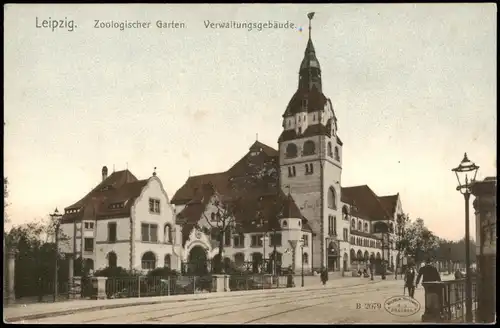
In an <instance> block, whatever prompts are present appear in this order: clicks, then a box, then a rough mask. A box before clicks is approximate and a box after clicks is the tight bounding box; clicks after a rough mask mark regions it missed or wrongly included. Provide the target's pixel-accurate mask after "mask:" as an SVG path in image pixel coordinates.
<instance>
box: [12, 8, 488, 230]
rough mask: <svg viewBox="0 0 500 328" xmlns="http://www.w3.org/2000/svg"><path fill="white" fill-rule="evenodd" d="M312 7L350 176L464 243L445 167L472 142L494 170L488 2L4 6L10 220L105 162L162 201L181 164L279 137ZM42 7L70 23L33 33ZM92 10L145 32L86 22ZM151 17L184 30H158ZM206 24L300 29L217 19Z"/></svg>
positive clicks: (219, 166) (68, 192) (227, 159)
mask: <svg viewBox="0 0 500 328" xmlns="http://www.w3.org/2000/svg"><path fill="white" fill-rule="evenodd" d="M311 11H314V12H316V15H315V17H314V19H313V33H312V36H313V41H314V45H315V48H316V54H317V57H318V59H319V61H320V64H321V68H322V77H323V92H324V93H325V95H326V96H327V97H329V98H330V99H331V100H332V104H333V106H334V109H335V113H336V116H337V118H338V128H339V136H340V138H341V139H342V141H343V143H344V146H343V156H344V158H343V175H342V185H343V186H344V187H346V186H353V185H361V184H367V185H369V186H370V187H371V188H372V189H373V190H374V192H375V193H377V194H378V195H386V194H395V193H397V192H399V193H400V195H401V198H402V205H403V209H404V211H405V212H407V213H409V214H410V217H411V218H413V219H415V218H417V217H421V218H423V219H424V221H425V223H426V224H427V226H428V227H429V228H430V229H431V230H433V231H434V232H435V233H437V234H438V235H439V236H440V237H444V238H453V239H459V238H462V237H463V236H464V200H463V197H462V196H461V195H460V194H459V193H458V192H457V191H456V190H455V187H456V185H457V181H456V178H455V176H454V174H453V173H452V172H451V171H450V170H451V168H453V167H455V166H457V165H458V164H459V163H460V161H461V160H462V157H463V154H464V152H467V153H468V155H469V158H470V159H471V160H473V161H474V162H476V164H477V165H479V166H480V167H481V168H480V170H479V173H478V177H479V178H484V177H486V176H492V175H496V153H495V152H496V151H495V149H496V141H495V140H496V120H497V117H496V89H497V85H496V84H497V83H496V70H497V67H496V62H497V59H496V39H497V37H496V30H497V28H496V23H497V9H496V5H494V4H486V3H483V4H375V5H373V4H359V5H356V4H341V5H339V4H334V5H318V4H311V5H297V4H287V5H267V4H252V5H203V4H191V5H160V4H155V5H138V4H137V5H8V6H5V7H4V13H5V16H4V17H5V19H4V30H5V32H4V40H5V41H4V42H5V44H4V64H5V65H4V67H5V75H4V94H5V98H4V101H5V111H4V113H5V114H4V115H5V117H4V121H5V122H6V126H5V145H4V156H5V157H4V161H5V162H4V169H5V172H4V174H5V176H7V177H8V178H9V181H10V185H9V189H10V197H9V203H11V206H10V207H9V210H8V213H9V216H10V218H11V220H12V221H13V223H14V224H20V223H23V222H27V221H31V220H33V219H35V218H40V217H45V216H47V214H48V213H50V212H52V211H53V210H54V208H55V207H58V208H59V210H62V209H63V208H64V207H66V206H69V205H71V204H72V203H74V202H76V201H78V200H79V199H80V198H81V197H83V196H84V195H85V194H86V193H87V192H88V191H90V189H92V188H93V187H94V186H95V185H96V184H97V183H99V182H100V180H101V168H102V166H104V165H107V166H108V168H109V170H110V172H112V171H113V167H115V169H116V170H117V171H118V170H123V169H125V168H126V167H127V165H128V168H129V170H130V171H131V172H132V173H133V174H134V175H136V176H137V178H139V179H144V178H148V177H149V176H151V174H152V172H153V168H154V167H155V166H156V167H157V168H158V169H157V172H158V176H159V177H160V179H161V180H162V182H163V184H164V187H165V188H166V191H167V193H168V195H169V197H172V196H173V194H174V193H175V191H176V190H177V189H178V188H180V187H181V186H182V184H183V183H184V182H185V181H186V179H187V178H188V174H189V170H190V171H191V175H198V174H204V173H212V172H219V171H225V170H226V169H228V168H229V167H230V166H231V165H232V164H233V163H235V162H236V161H237V160H239V159H240V158H241V157H242V156H243V155H245V154H246V152H247V151H248V148H249V147H250V145H251V144H252V143H253V142H254V141H255V138H256V133H258V138H259V141H261V142H263V143H266V144H267V145H269V146H272V147H274V148H277V147H278V144H277V139H278V136H279V135H280V132H281V131H282V117H281V115H282V114H283V112H284V111H285V108H286V106H287V104H288V102H289V100H290V98H291V97H292V95H293V94H294V92H295V90H296V88H297V84H298V69H299V65H300V62H301V60H302V57H303V55H304V49H305V46H306V43H307V22H308V20H307V16H306V14H307V13H308V12H311ZM37 17H38V25H40V24H41V21H42V20H44V19H45V20H46V19H49V17H51V19H58V20H59V19H61V20H64V19H65V18H66V17H67V19H68V20H74V21H75V24H76V25H77V28H75V30H74V31H72V32H70V31H68V30H67V29H57V30H55V31H52V30H51V29H42V28H37V27H36V25H37ZM95 20H102V21H110V20H115V21H125V20H129V21H136V20H140V21H144V22H151V27H150V28H149V29H126V30H124V31H120V30H119V29H95V28H94V22H95ZM157 20H164V21H166V22H170V21H172V20H175V21H176V22H183V23H185V24H186V28H184V29H158V28H157V27H156V26H155V25H156V21H157ZM207 20H210V21H212V22H221V21H230V20H234V21H238V22H256V23H258V22H267V21H269V20H272V21H279V22H282V23H285V22H286V21H289V22H292V23H294V24H295V28H294V29H266V30H262V31H256V30H252V31H248V30H246V29H211V28H206V27H205V21H207ZM300 26H301V27H303V28H304V30H303V31H302V32H300V31H299V29H298V27H300ZM471 208H472V205H471ZM472 217H473V210H472V209H471V218H472ZM471 221H472V222H471V235H472V236H474V235H475V234H474V231H475V229H474V220H471Z"/></svg>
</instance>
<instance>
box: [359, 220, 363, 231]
mask: <svg viewBox="0 0 500 328" xmlns="http://www.w3.org/2000/svg"><path fill="white" fill-rule="evenodd" d="M358 230H359V231H363V224H362V223H361V221H359V222H358Z"/></svg>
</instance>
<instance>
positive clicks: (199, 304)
mask: <svg viewBox="0 0 500 328" xmlns="http://www.w3.org/2000/svg"><path fill="white" fill-rule="evenodd" d="M366 286H367V285H366V284H356V285H351V286H345V287H336V288H335V287H327V288H325V289H319V290H318V291H319V292H320V294H325V293H331V292H332V290H335V289H336V290H338V289H346V288H349V289H352V288H361V287H366ZM310 292H311V290H293V291H287V292H279V293H265V294H253V295H237V296H233V297H231V296H229V295H228V297H227V298H226V297H224V298H214V299H212V301H213V302H214V303H215V304H217V306H214V307H210V308H207V302H206V301H207V300H208V298H207V299H203V300H197V301H194V300H193V301H188V302H189V303H188V304H186V302H182V304H179V303H168V304H169V306H168V308H166V307H165V304H162V305H163V306H162V308H160V309H158V308H156V309H152V310H147V311H144V310H140V311H133V313H130V312H128V313H127V317H131V316H132V318H130V319H127V320H126V321H127V322H134V319H135V318H134V316H140V317H143V316H144V315H145V314H146V315H148V314H151V315H154V313H156V312H165V311H166V310H168V311H169V310H174V311H175V310H178V309H182V310H183V311H180V312H179V311H176V312H173V313H168V314H165V315H161V316H152V317H150V318H148V319H145V320H141V321H160V320H161V319H164V318H174V317H177V316H181V315H184V314H188V313H196V312H198V313H199V312H202V311H212V310H216V309H221V308H226V307H228V306H229V305H233V304H235V302H238V301H239V299H240V298H248V297H251V296H253V297H252V299H251V300H244V299H242V301H244V303H243V304H242V305H243V306H248V304H255V303H262V302H263V301H269V300H270V298H272V299H273V300H283V299H289V298H290V297H301V296H302V295H307V294H309V293H310ZM193 302H196V304H193ZM221 303H222V304H221ZM158 305H160V304H158ZM170 305H175V306H170ZM187 306H189V308H187V309H186V307H187ZM117 318H122V319H123V315H121V314H120V315H112V316H106V317H100V318H94V319H90V320H85V321H83V323H98V322H102V321H104V320H112V319H117ZM120 322H122V323H125V322H124V321H123V320H120Z"/></svg>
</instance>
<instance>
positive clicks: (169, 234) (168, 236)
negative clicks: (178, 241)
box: [164, 223, 172, 243]
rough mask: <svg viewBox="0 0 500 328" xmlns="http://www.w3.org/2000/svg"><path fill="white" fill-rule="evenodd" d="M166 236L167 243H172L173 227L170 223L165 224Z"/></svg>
mask: <svg viewBox="0 0 500 328" xmlns="http://www.w3.org/2000/svg"><path fill="white" fill-rule="evenodd" d="M164 236H165V237H164V238H165V242H166V243H171V242H172V226H171V225H170V224H169V223H167V224H165V229H164Z"/></svg>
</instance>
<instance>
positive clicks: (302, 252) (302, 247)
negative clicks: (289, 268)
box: [299, 238, 304, 287]
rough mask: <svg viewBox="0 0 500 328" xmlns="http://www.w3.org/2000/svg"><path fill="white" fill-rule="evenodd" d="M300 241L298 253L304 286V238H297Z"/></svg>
mask: <svg viewBox="0 0 500 328" xmlns="http://www.w3.org/2000/svg"><path fill="white" fill-rule="evenodd" d="M299 243H300V253H301V262H302V273H301V275H302V287H304V239H303V238H302V239H300V240H299Z"/></svg>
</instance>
